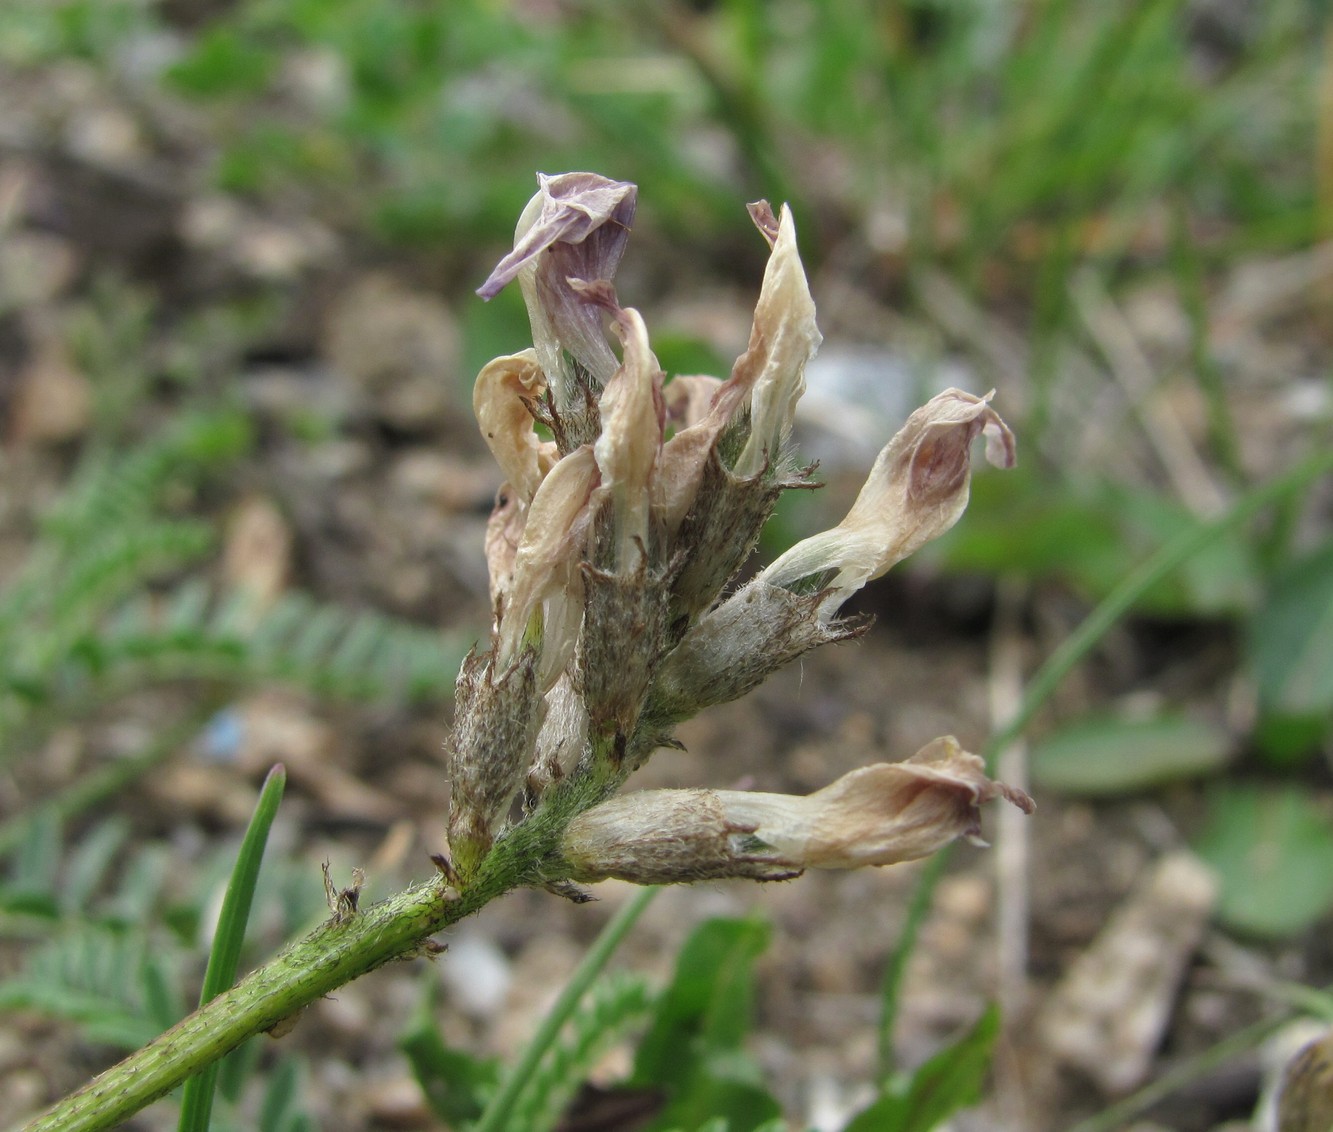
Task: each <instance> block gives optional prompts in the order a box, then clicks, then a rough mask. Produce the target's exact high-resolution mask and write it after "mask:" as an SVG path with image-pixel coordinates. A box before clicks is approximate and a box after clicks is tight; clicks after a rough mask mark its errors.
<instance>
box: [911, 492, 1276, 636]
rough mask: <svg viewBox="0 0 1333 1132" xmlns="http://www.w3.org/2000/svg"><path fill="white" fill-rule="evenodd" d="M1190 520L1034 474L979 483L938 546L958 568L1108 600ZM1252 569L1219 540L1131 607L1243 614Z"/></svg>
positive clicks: (1137, 499)
mask: <svg viewBox="0 0 1333 1132" xmlns="http://www.w3.org/2000/svg"><path fill="white" fill-rule="evenodd" d="M1195 522H1196V520H1195V518H1194V516H1192V515H1191V514H1190V513H1189V512H1188V511H1186V510H1185V509H1184V508H1183V507H1181V506H1180V505H1179V504H1177V503H1175V502H1173V501H1172V500H1169V499H1167V498H1165V497H1163V496H1161V495H1156V494H1152V493H1149V492H1144V491H1135V490H1131V489H1128V488H1123V487H1117V486H1114V485H1109V484H1106V483H1103V482H1090V481H1087V480H1079V479H1076V478H1070V479H1065V478H1061V479H1060V480H1058V481H1054V482H1053V481H1052V480H1051V479H1050V477H1048V476H1043V475H1041V474H1039V472H1038V470H1036V469H1028V470H1023V469H1017V470H1016V471H1014V472H1006V473H1005V474H1004V475H1002V476H978V477H977V479H976V480H975V481H974V483H973V485H972V504H971V507H970V508H969V510H968V515H967V522H965V523H960V524H959V525H958V526H957V527H955V528H954V530H953V531H951V532H950V533H949V534H948V535H946V536H945V537H944V538H943V539H941V540H940V542H939V543H938V544H937V546H936V548H935V550H934V552H933V553H938V554H942V555H943V556H944V558H945V560H946V561H947V562H948V564H949V565H950V566H951V567H952V568H954V569H958V570H973V571H984V572H986V573H1004V574H1017V575H1020V576H1022V577H1027V578H1059V579H1061V580H1063V581H1064V582H1066V583H1067V584H1069V585H1071V586H1073V587H1074V588H1075V589H1077V590H1079V591H1080V592H1081V593H1083V594H1085V595H1087V596H1088V597H1091V598H1101V597H1102V596H1104V595H1105V594H1107V593H1110V592H1111V591H1112V590H1114V588H1115V587H1116V585H1117V584H1118V583H1119V582H1120V580H1121V579H1122V578H1123V577H1124V576H1125V575H1126V574H1127V573H1129V571H1130V570H1131V569H1132V568H1133V567H1134V566H1136V565H1137V564H1138V563H1139V562H1140V561H1142V560H1143V559H1145V558H1148V557H1150V556H1151V555H1152V554H1154V553H1155V552H1156V551H1157V550H1158V549H1159V548H1160V547H1162V546H1164V545H1166V544H1167V543H1169V542H1170V541H1171V539H1172V538H1173V537H1174V536H1175V535H1176V533H1177V532H1179V531H1181V530H1183V529H1186V528H1188V527H1190V526H1192V525H1194V523H1195ZM1255 579H1256V569H1255V566H1254V561H1253V554H1252V553H1251V551H1250V549H1249V547H1248V545H1247V543H1246V541H1245V539H1244V538H1243V537H1242V536H1241V535H1240V534H1238V533H1236V532H1231V531H1228V532H1225V533H1224V534H1223V535H1222V536H1221V537H1219V538H1217V539H1216V540H1215V541H1213V542H1212V544H1211V545H1209V546H1206V547H1203V548H1201V549H1200V550H1198V551H1197V552H1196V553H1194V554H1193V555H1191V556H1190V558H1189V560H1188V561H1186V562H1185V563H1183V564H1182V565H1181V567H1180V569H1179V571H1178V572H1177V573H1176V575H1175V576H1173V577H1170V578H1163V579H1159V580H1157V581H1156V582H1155V583H1154V584H1153V585H1152V586H1151V587H1150V588H1149V589H1147V590H1146V591H1145V592H1144V593H1142V594H1140V595H1139V596H1138V599H1137V602H1136V606H1137V608H1139V609H1141V610H1145V611H1148V612H1152V613H1156V614H1164V615H1173V616H1174V615H1179V614H1182V613H1188V614H1197V613H1212V614H1227V613H1235V612H1240V611H1244V610H1247V609H1248V608H1249V607H1250V605H1251V604H1252V601H1253V596H1254V593H1255V590H1256V588H1257V587H1256V582H1255Z"/></svg>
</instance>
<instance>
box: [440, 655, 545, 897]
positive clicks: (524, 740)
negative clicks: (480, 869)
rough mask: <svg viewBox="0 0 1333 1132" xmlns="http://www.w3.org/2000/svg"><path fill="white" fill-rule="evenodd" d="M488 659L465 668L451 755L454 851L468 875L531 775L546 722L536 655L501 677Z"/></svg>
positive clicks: (521, 660) (468, 661)
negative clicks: (540, 726) (541, 726)
mask: <svg viewBox="0 0 1333 1132" xmlns="http://www.w3.org/2000/svg"><path fill="white" fill-rule="evenodd" d="M490 660H491V658H490V657H488V656H477V655H476V654H475V653H473V654H470V655H469V656H468V657H467V658H465V659H464V661H463V666H462V669H461V670H460V672H459V674H458V683H457V686H456V687H455V691H454V704H455V718H456V720H457V722H456V725H455V728H454V733H453V735H452V736H451V739H450V750H449V780H450V793H449V848H450V852H451V853H452V855H453V859H454V864H455V866H456V867H458V868H459V870H460V871H461V872H463V873H464V874H467V873H469V872H471V871H472V870H473V869H474V868H475V867H476V865H477V864H478V863H479V862H480V861H481V858H482V857H483V856H485V854H486V851H487V850H488V849H489V848H490V846H491V843H492V841H493V840H494V838H495V833H496V831H497V829H498V828H499V827H500V825H501V824H502V823H503V822H504V819H505V816H506V815H507V814H508V812H509V804H510V802H511V801H512V800H513V798H514V795H515V794H516V793H517V792H518V790H519V787H521V786H522V784H523V779H524V776H525V775H526V773H527V769H528V761H529V759H530V758H531V754H532V744H533V739H534V735H535V732H536V729H537V726H538V724H539V722H540V719H541V703H542V700H541V695H540V694H539V693H538V692H537V689H536V672H535V665H534V658H533V654H532V653H531V652H525V653H523V654H522V655H521V656H520V657H519V658H518V660H517V661H516V662H515V663H514V664H511V665H510V666H509V667H508V669H506V670H505V671H503V672H499V674H498V675H497V671H498V670H497V669H496V668H495V667H493V666H492V664H491V663H490Z"/></svg>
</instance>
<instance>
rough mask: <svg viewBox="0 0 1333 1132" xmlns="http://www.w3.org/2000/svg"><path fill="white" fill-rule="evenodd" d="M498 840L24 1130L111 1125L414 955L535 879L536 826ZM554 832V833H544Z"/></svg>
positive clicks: (217, 1002) (160, 1040)
mask: <svg viewBox="0 0 1333 1132" xmlns="http://www.w3.org/2000/svg"><path fill="white" fill-rule="evenodd" d="M516 832H524V833H528V834H529V835H528V836H522V837H514V838H511V839H510V840H509V841H508V842H500V843H497V845H496V847H495V849H494V851H493V852H492V853H491V854H490V856H489V857H488V858H487V859H486V862H485V863H484V864H483V866H482V869H481V870H480V872H479V874H478V876H477V879H476V881H475V883H474V884H473V885H471V886H470V887H469V888H468V889H467V890H466V891H465V892H464V893H462V894H461V895H459V896H456V897H454V896H452V894H450V893H446V887H447V886H446V882H445V880H444V878H443V877H440V878H436V879H435V880H433V881H431V882H429V883H427V884H424V885H418V886H416V887H414V888H410V889H407V890H406V891H404V892H400V893H398V894H397V895H396V896H394V897H391V898H390V899H389V900H386V901H385V902H383V903H382V904H377V905H374V906H372V907H370V908H368V909H366V910H365V911H363V912H359V913H357V914H356V915H354V916H353V917H351V918H350V919H346V920H344V921H342V922H341V923H340V922H338V921H337V919H336V918H333V919H329V920H327V921H325V922H324V923H323V924H321V925H320V926H319V927H318V928H316V929H315V930H314V931H313V932H311V933H310V934H309V935H307V936H306V937H305V938H304V939H301V940H299V941H297V942H296V943H294V944H292V945H291V946H290V947H288V948H287V949H286V950H284V951H282V952H281V953H280V954H279V955H277V956H276V957H275V958H274V959H272V960H271V961H270V962H268V963H266V964H265V965H264V966H263V967H260V968H259V969H258V970H256V971H253V972H251V974H249V975H248V976H246V978H244V979H243V980H241V982H239V983H238V984H236V986H234V987H232V988H231V989H230V990H228V991H226V992H224V993H223V994H220V995H219V996H218V997H217V998H215V999H213V1000H212V1001H211V1002H209V1003H208V1004H207V1005H206V1006H202V1007H200V1008H199V1009H198V1010H196V1011H195V1012H194V1013H193V1014H191V1015H189V1016H188V1017H186V1018H185V1019H183V1020H182V1021H181V1022H179V1023H177V1024H176V1025H175V1026H173V1027H172V1028H171V1029H170V1030H168V1031H167V1032H166V1033H164V1034H162V1035H160V1036H159V1037H157V1038H155V1039H154V1040H153V1041H152V1042H150V1043H149V1044H148V1045H146V1046H144V1047H143V1049H141V1050H138V1051H137V1052H136V1053H133V1054H131V1055H130V1056H129V1057H127V1058H126V1059H125V1060H124V1061H122V1062H120V1063H119V1064H118V1065H115V1066H113V1067H112V1068H111V1069H108V1070H107V1071H106V1072H105V1073H103V1074H102V1075H101V1076H100V1077H97V1078H94V1079H93V1080H92V1081H90V1082H89V1083H88V1084H87V1085H85V1086H84V1087H83V1088H82V1089H80V1090H79V1091H78V1092H76V1093H72V1094H70V1095H69V1096H67V1097H65V1098H64V1099H63V1100H61V1101H59V1102H57V1103H56V1105H55V1106H54V1107H52V1108H51V1109H49V1110H48V1111H47V1112H46V1113H45V1114H43V1115H41V1116H39V1117H37V1118H36V1119H35V1120H33V1121H32V1122H31V1123H29V1124H28V1125H26V1126H25V1128H24V1129H23V1130H22V1132H57V1130H59V1132H94V1130H97V1129H103V1128H110V1127H113V1126H114V1125H116V1124H117V1123H119V1122H120V1121H122V1120H124V1119H126V1118H127V1117H129V1116H131V1115H133V1114H134V1113H136V1112H138V1111H139V1110H140V1109H142V1108H143V1107H144V1106H146V1105H148V1104H149V1103H151V1102H152V1101H154V1100H156V1099H157V1098H158V1097H160V1096H163V1095H164V1094H166V1093H168V1092H170V1091H171V1090H172V1089H173V1088H175V1087H176V1086H177V1085H179V1084H180V1083H181V1082H182V1081H184V1080H186V1079H187V1078H188V1077H191V1076H193V1075H194V1074H195V1073H198V1072H200V1070H202V1069H203V1068H204V1067H205V1066H206V1065H209V1064H211V1063H212V1062H214V1061H217V1060H218V1059H219V1058H222V1057H224V1056H226V1055H227V1054H228V1053H230V1052H231V1051H232V1050H233V1049H235V1048H236V1047H237V1046H238V1045H240V1044H241V1043H242V1042H243V1041H245V1040H246V1039H247V1038H249V1037H250V1036H251V1035H253V1034H257V1033H261V1032H263V1031H266V1030H269V1029H272V1028H273V1027H274V1026H275V1025H276V1024H277V1023H279V1022H281V1021H282V1020H283V1019H285V1018H289V1017H291V1016H292V1015H294V1014H296V1013H298V1012H299V1011H300V1010H302V1009H303V1008H305V1007H306V1006H308V1005H309V1004H310V1003H312V1002H314V1001H315V1000H316V999H319V998H322V997H323V996H324V995H326V994H329V993H330V992H332V991H334V990H336V989H337V988H338V987H340V986H342V985H343V984H344V983H349V982H351V981H352V980H353V979H355V978H358V977H359V976H361V975H364V974H366V973H367V972H369V971H373V970H375V969H376V968H378V967H382V966H383V965H384V964H385V963H387V962H389V961H390V960H391V959H398V958H405V957H411V956H412V955H414V954H415V953H417V952H418V951H419V950H420V948H421V946H422V944H423V943H424V942H425V941H426V940H427V939H429V938H430V936H431V935H433V934H434V933H436V932H438V931H441V930H442V929H444V928H446V927H449V926H450V925H451V924H455V923H457V922H458V921H459V920H461V919H463V918H464V917H466V916H469V915H471V914H472V913H473V912H476V911H477V910H478V909H480V908H481V907H482V906H484V905H485V904H488V903H489V902H490V901H491V900H494V899H495V898H496V897H498V896H501V895H503V894H504V893H506V892H508V891H510V890H511V889H513V888H516V887H518V886H519V885H521V884H524V883H527V882H529V880H530V879H531V875H530V873H529V872H528V870H530V869H531V868H532V863H533V861H534V860H537V859H539V858H540V856H541V850H542V846H541V845H540V841H539V838H540V833H539V831H526V830H524V831H516ZM548 836H549V834H548Z"/></svg>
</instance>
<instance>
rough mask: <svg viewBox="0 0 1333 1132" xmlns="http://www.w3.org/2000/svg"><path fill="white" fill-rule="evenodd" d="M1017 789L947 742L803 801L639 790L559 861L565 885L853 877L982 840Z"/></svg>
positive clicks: (578, 824) (592, 817) (594, 819)
mask: <svg viewBox="0 0 1333 1132" xmlns="http://www.w3.org/2000/svg"><path fill="white" fill-rule="evenodd" d="M995 798H1004V799H1006V800H1008V801H1009V802H1012V803H1013V804H1014V805H1016V806H1018V807H1019V808H1020V809H1021V810H1023V811H1024V812H1025V813H1031V812H1032V811H1033V809H1034V808H1035V807H1034V805H1033V802H1032V799H1031V798H1029V797H1028V796H1027V795H1026V794H1025V793H1023V791H1021V790H1017V789H1014V788H1013V787H1010V786H1006V785H1004V784H1003V783H999V782H994V781H992V780H991V779H989V778H987V777H986V774H985V764H984V763H983V762H982V760H981V759H980V758H978V757H977V756H976V755H973V754H969V753H968V752H966V751H964V750H963V749H962V748H961V747H959V745H958V742H957V740H955V739H954V738H953V737H952V736H945V737H944V738H941V739H936V740H934V741H933V742H931V743H929V744H927V745H926V746H925V747H923V748H922V749H921V750H920V751H918V752H917V753H916V754H915V755H913V756H912V757H911V758H910V759H908V760H907V761H905V762H900V763H877V764H875V765H873V766H867V767H862V768H861V769H859V770H854V771H852V772H851V773H850V774H845V775H843V777H842V778H840V779H838V780H837V781H836V782H834V783H833V784H832V785H830V786H826V787H824V789H822V790H818V791H816V792H815V793H814V794H810V795H807V796H805V797H797V796H793V795H788V794H765V793H759V792H750V791H740V790H645V791H640V792H637V793H632V794H625V795H621V796H620V797H617V798H612V799H611V800H610V801H607V802H603V803H602V804H601V805H599V806H595V807H593V808H592V809H591V810H588V811H586V812H584V813H583V814H580V815H579V816H578V817H576V818H575V819H574V820H573V821H572V822H570V824H569V827H568V829H567V830H566V832H565V836H564V840H563V842H562V844H561V853H562V855H563V857H564V859H565V861H566V863H567V864H568V866H569V869H570V877H571V879H573V880H578V881H589V882H591V881H597V880H603V879H606V878H607V877H618V878H620V879H621V880H628V881H633V882H635V883H638V884H668V883H673V882H677V881H690V880H700V879H706V878H719V877H750V878H754V879H758V880H775V879H783V878H786V877H790V876H795V875H797V874H798V873H800V872H802V871H803V870H805V869H856V868H862V867H864V866H867V865H891V864H897V863H898V862H901V861H911V860H915V859H916V858H918V857H924V856H927V855H929V854H931V853H933V852H935V851H936V850H938V849H941V848H943V847H944V846H945V845H947V844H948V843H949V842H951V841H953V840H955V839H957V838H959V837H967V838H969V839H972V840H977V839H978V836H979V833H980V829H981V825H980V813H979V807H980V806H981V805H982V804H983V803H985V802H989V801H992V800H993V799H995Z"/></svg>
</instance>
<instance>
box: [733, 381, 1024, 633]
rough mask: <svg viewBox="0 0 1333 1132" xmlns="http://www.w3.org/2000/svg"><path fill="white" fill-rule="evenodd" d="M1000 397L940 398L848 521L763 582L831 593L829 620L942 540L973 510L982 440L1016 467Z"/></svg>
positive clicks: (996, 460)
mask: <svg viewBox="0 0 1333 1132" xmlns="http://www.w3.org/2000/svg"><path fill="white" fill-rule="evenodd" d="M993 395H994V394H993V392H992V393H988V394H986V396H985V397H974V396H973V395H972V394H971V393H964V392H962V391H961V390H959V389H946V390H945V391H944V392H943V393H941V394H939V395H938V396H937V397H933V398H932V399H931V400H930V401H928V402H927V403H926V404H925V405H923V406H922V407H921V408H920V409H918V410H917V411H916V412H915V413H913V414H912V415H911V416H910V417H909V418H908V419H907V423H906V424H905V425H903V427H902V428H901V429H900V430H899V432H898V434H897V435H896V436H895V437H894V438H893V439H892V440H891V441H889V443H888V444H887V445H885V447H884V449H883V451H881V452H880V454H879V456H878V457H877V458H876V460H875V464H874V467H873V468H871V470H870V476H869V477H868V478H867V480H866V482H865V485H864V486H863V487H862V488H861V493H860V494H859V495H858V496H857V497H856V502H855V503H853V504H852V509H851V510H850V511H848V512H847V517H846V518H845V519H843V521H842V522H841V523H839V524H838V525H837V526H836V527H834V528H833V529H832V530H828V531H824V532H822V533H821V534H817V535H815V536H814V537H813V538H808V539H805V540H804V541H802V542H798V543H797V544H796V545H795V546H793V547H792V548H791V549H790V550H788V551H787V552H786V553H785V554H783V555H782V556H781V557H779V558H778V559H777V560H776V561H775V562H773V563H772V564H771V565H770V566H769V567H768V568H767V569H765V570H764V571H763V572H762V573H761V574H760V575H759V577H760V578H761V579H762V580H763V581H765V582H767V583H768V584H769V585H773V586H782V587H784V588H793V587H796V586H799V585H801V584H802V583H806V582H812V583H813V584H814V585H815V587H816V588H818V589H820V590H822V591H823V592H824V594H825V599H824V602H823V604H822V606H821V611H820V616H821V617H822V618H823V619H825V620H829V619H831V618H832V617H833V616H834V615H835V614H836V613H837V611H838V609H839V608H840V607H841V606H842V604H843V602H845V601H846V600H847V599H848V598H849V597H851V596H852V594H854V593H855V592H856V591H857V590H859V589H860V588H861V587H862V586H863V585H865V584H866V582H868V581H870V580H871V579H873V578H878V577H879V576H880V575H881V574H883V573H884V572H885V571H886V570H888V569H889V567H890V566H892V565H894V564H895V563H897V562H900V561H902V560H903V559H904V558H906V557H907V556H908V555H909V554H911V553H912V552H913V551H914V550H916V549H917V548H918V547H920V546H922V545H923V544H924V543H927V542H929V541H930V540H931V539H933V538H938V537H939V536H940V535H942V534H943V533H944V532H945V531H947V530H948V529H949V528H950V527H952V526H953V525H954V523H955V522H956V521H957V520H958V516H959V515H961V514H962V513H963V509H964V508H965V507H966V506H967V496H968V485H969V481H970V477H971V457H970V449H971V445H972V441H973V440H974V439H976V437H977V436H979V435H981V434H983V433H984V434H985V436H986V458H987V460H989V461H990V462H991V463H992V464H995V465H996V466H997V467H1003V468H1008V467H1012V466H1013V463H1014V438H1013V434H1012V433H1011V432H1010V431H1009V427H1008V426H1007V425H1006V424H1005V423H1004V421H1002V420H1001V419H1000V416H999V414H998V413H996V412H995V410H994V409H992V408H991V407H990V399H991V397H992V396H993ZM830 574H831V575H832V577H831V578H830V579H827V580H826V579H825V576H826V575H830Z"/></svg>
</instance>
